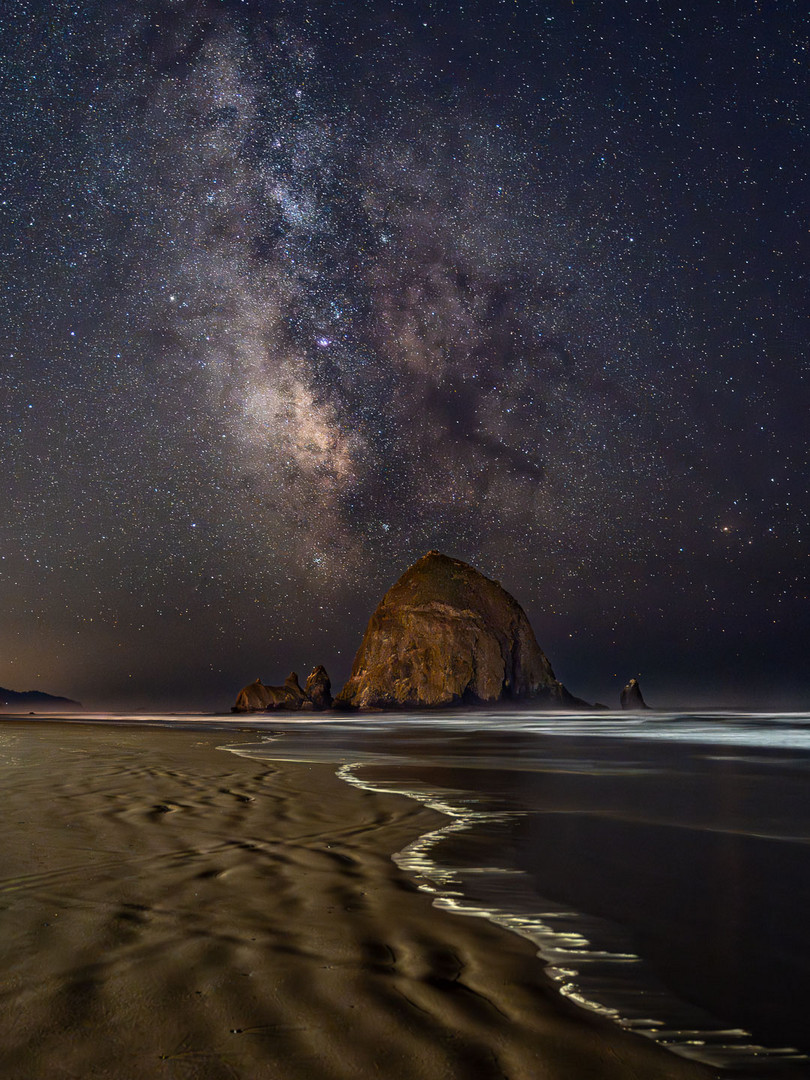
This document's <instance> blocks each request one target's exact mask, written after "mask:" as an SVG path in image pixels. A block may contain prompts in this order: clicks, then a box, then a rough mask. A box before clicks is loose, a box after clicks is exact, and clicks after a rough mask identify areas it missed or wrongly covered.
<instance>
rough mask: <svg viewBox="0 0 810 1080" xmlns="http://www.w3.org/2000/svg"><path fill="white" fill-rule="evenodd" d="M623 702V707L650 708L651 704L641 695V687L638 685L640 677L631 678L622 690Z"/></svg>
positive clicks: (631, 708)
mask: <svg viewBox="0 0 810 1080" xmlns="http://www.w3.org/2000/svg"><path fill="white" fill-rule="evenodd" d="M621 702H622V708H623V709H630V710H639V709H648V708H649V705H648V704H647V703H646V701H645V700H644V698H643V697H642V696H641V687H640V686H639V685H638V679H631V680H630V682H629V683H628V684H627V686H625V688H624V689H623V690H622V694H621Z"/></svg>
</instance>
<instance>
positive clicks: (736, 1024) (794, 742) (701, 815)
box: [232, 711, 810, 1076]
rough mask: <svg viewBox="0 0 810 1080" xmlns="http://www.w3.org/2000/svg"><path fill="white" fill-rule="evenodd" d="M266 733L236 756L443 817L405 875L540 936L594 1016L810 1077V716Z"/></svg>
mask: <svg viewBox="0 0 810 1080" xmlns="http://www.w3.org/2000/svg"><path fill="white" fill-rule="evenodd" d="M257 726H261V727H263V728H265V729H266V730H265V732H264V733H263V734H262V735H261V737H260V741H258V742H257V743H255V744H251V745H245V744H241V745H239V746H238V747H233V748H232V749H233V750H235V751H236V752H238V753H242V754H248V755H250V756H254V755H255V756H260V757H266V758H269V759H274V760H295V761H313V762H315V761H318V762H331V763H333V764H334V766H335V769H336V771H337V772H338V775H340V776H341V777H342V778H343V779H344V780H346V781H347V782H348V783H351V784H354V785H357V786H359V787H361V788H370V789H373V790H380V791H389V792H400V793H402V794H404V795H407V796H408V797H410V798H414V799H417V800H419V801H420V802H422V803H424V804H426V805H428V806H431V807H433V808H435V809H437V810H439V811H441V812H442V813H443V814H444V815H445V816H446V818H447V824H446V825H444V826H443V827H441V828H438V829H436V830H434V831H432V832H430V833H429V834H426V835H425V836H422V837H419V838H418V839H417V840H415V841H414V842H413V843H412V844H411V845H410V846H409V847H408V848H406V849H405V850H404V851H402V852H398V853H397V854H396V855H395V856H394V857H395V860H396V861H397V863H398V864H399V865H400V866H401V867H402V868H403V869H404V870H405V871H406V872H408V873H409V874H411V875H412V876H413V877H414V878H415V880H416V881H417V882H418V884H419V886H420V887H421V888H422V889H424V890H426V891H428V892H429V893H430V894H431V895H432V896H433V899H434V903H435V904H436V906H438V907H440V908H443V909H445V910H447V911H448V912H451V913H455V914H458V915H464V916H467V917H483V918H487V919H490V920H492V921H493V922H495V923H497V924H499V925H501V926H503V927H505V928H507V929H509V930H511V931H513V932H516V933H519V934H521V935H523V936H524V937H526V938H529V939H530V940H531V941H533V942H534V943H535V945H536V946H537V949H538V954H539V956H540V957H541V958H542V959H543V961H544V963H545V964H546V970H547V973H548V975H549V976H550V978H551V979H552V980H553V981H554V982H555V983H556V985H557V987H558V988H559V991H560V993H562V994H564V995H566V996H567V997H569V998H570V999H572V1000H574V1001H576V1002H578V1003H579V1004H580V1005H581V1006H582V1007H584V1008H588V1009H594V1010H598V1011H600V1012H602V1013H606V1014H607V1015H609V1016H611V1017H612V1018H613V1019H614V1020H615V1021H616V1023H618V1024H621V1025H622V1026H625V1027H627V1028H630V1029H633V1030H636V1031H638V1032H639V1033H640V1034H643V1035H646V1036H647V1037H649V1038H652V1039H654V1040H656V1041H658V1042H660V1043H662V1044H665V1045H667V1046H669V1047H670V1048H671V1049H672V1050H674V1051H675V1052H677V1053H680V1054H683V1055H685V1056H690V1057H694V1058H696V1059H698V1060H701V1061H705V1062H708V1063H711V1064H714V1065H719V1066H734V1067H738V1068H739V1067H742V1068H745V1067H749V1066H750V1067H752V1068H756V1069H758V1070H759V1074H762V1075H765V1073H764V1072H763V1069H765V1070H766V1071H767V1074H768V1075H770V1073H771V1071H774V1072H778V1071H779V1065H780V1063H781V1062H784V1063H788V1062H789V1063H790V1064H791V1065H793V1066H794V1067H795V1065H796V1063H797V1062H802V1061H804V1062H806V1063H807V1064H808V1076H810V1024H808V1020H807V1015H808V1009H810V910H809V909H810V904H808V901H810V715H808V714H793V715H785V714H746V713H726V714H719V713H715V714H689V713H682V714H679V713H650V714H640V715H637V716H634V717H633V718H628V715H627V714H608V713H602V714H599V718H598V719H597V718H594V716H593V714H589V715H587V716H584V715H576V714H570V715H560V714H554V715H549V714H547V713H545V714H527V713H516V712H506V711H504V712H499V711H491V712H475V713H470V712H459V713H452V712H447V713H437V714H431V715H429V716H426V715H425V714H424V713H415V714H410V715H407V714H396V715H394V714H385V715H380V716H361V717H356V716H355V717H351V718H347V719H345V720H332V719H329V720H323V719H322V720H317V721H309V722H307V721H300V720H295V721H287V722H283V721H282V722H279V721H278V720H276V719H273V720H272V721H262V722H260V725H257ZM267 729H269V730H267Z"/></svg>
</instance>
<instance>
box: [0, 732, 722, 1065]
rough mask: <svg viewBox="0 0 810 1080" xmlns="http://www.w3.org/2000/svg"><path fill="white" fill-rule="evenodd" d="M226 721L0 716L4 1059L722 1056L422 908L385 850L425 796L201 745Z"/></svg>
mask: <svg viewBox="0 0 810 1080" xmlns="http://www.w3.org/2000/svg"><path fill="white" fill-rule="evenodd" d="M240 738H244V740H245V741H249V740H250V738H251V736H250V735H248V734H244V735H240V733H239V732H238V730H234V731H233V732H228V734H227V735H226V736H223V734H222V732H201V731H177V730H161V729H156V728H143V729H137V728H133V727H128V728H123V727H118V728H113V727H105V726H101V725H84V724H78V725H69V724H54V723H41V722H20V721H4V723H3V725H2V727H0V783H1V784H2V790H3V815H2V821H0V830H2V845H1V846H0V850H2V859H3V861H2V880H1V881H0V970H1V971H2V975H1V976H0V980H1V981H0V993H1V994H2V997H1V998H0V1004H1V1005H2V1007H0V1075H2V1076H3V1077H4V1078H6V1080H43V1078H48V1080H68V1078H71V1080H74V1078H78V1077H82V1078H110V1080H144V1078H151V1077H166V1078H177V1080H181V1078H182V1080H192V1078H205V1080H219V1078H223V1080H225V1078H227V1080H233V1078H245V1080H249V1078H252V1080H255V1078H260V1077H267V1078H271V1077H272V1078H274V1080H316V1078H317V1080H349V1078H357V1077H385V1078H391V1080H394V1078H397V1080H399V1078H402V1080H405V1078H406V1077H407V1078H408V1080H451V1078H452V1080H473V1078H474V1080H503V1078H504V1077H508V1078H509V1080H585V1078H593V1080H597V1078H598V1080H610V1078H616V1080H627V1078H635V1080H642V1078H660V1080H664V1078H671V1080H680V1078H682V1080H708V1078H709V1077H716V1076H718V1075H719V1073H718V1072H717V1070H713V1069H710V1068H706V1067H705V1066H701V1065H697V1064H694V1063H692V1062H689V1061H687V1060H685V1059H682V1058H679V1057H676V1056H675V1055H673V1054H671V1053H669V1052H667V1051H665V1050H663V1049H661V1048H660V1047H658V1046H656V1045H654V1044H652V1043H650V1042H648V1041H647V1040H645V1039H643V1038H640V1037H638V1036H634V1035H630V1034H627V1033H625V1032H623V1031H621V1030H619V1029H618V1028H616V1027H614V1026H613V1025H612V1024H610V1023H609V1022H607V1021H604V1020H602V1019H601V1018H599V1017H597V1016H593V1015H589V1014H587V1013H585V1012H584V1011H582V1010H580V1009H578V1008H576V1007H575V1006H573V1005H571V1004H570V1003H567V1002H565V1001H564V1000H563V999H561V998H560V997H559V996H558V995H557V994H556V993H555V992H554V990H553V989H552V988H551V987H550V986H549V985H548V984H547V982H546V980H545V978H544V975H543V970H542V966H541V964H540V963H539V961H538V960H537V959H536V957H535V951H534V948H533V947H532V946H531V945H530V943H528V942H527V941H524V940H522V939H521V938H519V937H517V936H516V935H513V934H509V933H507V932H505V931H503V930H500V929H498V928H496V927H494V926H492V925H491V924H489V923H488V922H486V921H485V920H483V919H477V918H461V917H454V916H451V915H449V914H447V913H445V912H441V911H438V910H436V909H435V908H434V907H432V905H431V901H430V897H429V896H428V895H426V894H424V893H421V892H419V891H418V890H417V889H416V888H415V886H414V885H413V884H412V883H411V882H410V881H409V880H408V879H407V878H406V877H405V876H404V875H403V874H402V873H401V872H400V871H399V870H398V869H397V868H396V866H395V865H394V864H393V862H392V861H391V858H390V855H391V853H393V852H395V851H398V850H400V849H402V848H403V847H404V846H405V845H406V844H408V843H409V842H410V841H412V840H413V839H415V837H417V836H418V835H419V834H420V833H423V832H425V831H426V830H427V829H429V828H431V827H434V826H435V824H436V823H437V820H438V815H436V814H435V813H434V812H432V811H429V810H426V809H424V808H421V807H419V806H418V805H417V804H415V803H413V802H412V801H410V800H407V799H405V798H403V797H399V796H393V795H384V794H375V793H371V792H362V791H359V790H357V789H354V788H352V787H350V786H348V785H347V784H344V783H342V782H341V781H340V780H338V779H337V778H336V777H335V776H334V774H333V770H332V769H331V768H330V767H329V766H325V765H323V766H321V765H295V764H286V763H285V764H278V765H277V764H271V763H268V762H263V761H257V760H249V759H245V758H241V757H238V756H236V755H234V754H229V753H227V752H225V751H223V750H219V749H217V747H218V746H220V745H222V744H224V743H229V744H234V743H236V742H238V741H239V739H240ZM254 738H255V737H254ZM724 1075H728V1074H724Z"/></svg>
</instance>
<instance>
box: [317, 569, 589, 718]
mask: <svg viewBox="0 0 810 1080" xmlns="http://www.w3.org/2000/svg"><path fill="white" fill-rule="evenodd" d="M504 700H513V701H531V702H532V703H533V704H534V705H545V706H547V707H549V708H554V707H558V708H559V707H561V706H568V705H580V704H584V703H582V702H579V701H578V700H577V699H576V698H574V697H572V696H571V694H569V693H568V691H567V690H566V689H565V687H564V686H563V685H562V683H560V682H558V680H557V679H556V678H555V675H554V672H553V671H552V668H551V664H550V663H549V661H548V659H547V658H546V656H545V655H544V653H543V651H542V650H541V648H540V646H539V645H538V644H537V641H536V640H535V636H534V634H533V632H532V628H531V626H530V625H529V620H528V619H527V618H526V615H525V613H524V611H523V609H522V608H521V606H520V605H519V604H518V602H517V601H516V600H515V599H513V597H511V596H510V595H509V593H508V592H506V590H505V589H503V588H501V586H500V585H499V584H498V583H497V582H496V581H491V580H490V579H489V578H486V577H484V575H483V574H481V573H479V572H478V571H477V570H474V569H473V567H472V566H468V565H467V563H464V562H461V561H460V560H459V559H451V558H448V556H446V555H442V554H440V553H439V552H438V551H429V552H428V553H427V555H425V556H423V558H421V559H419V561H418V562H416V563H414V565H413V566H412V567H411V568H410V569H409V570H406V571H405V573H404V574H403V575H402V577H401V578H400V579H399V581H398V582H397V583H396V584H395V585H394V586H393V587H392V588H391V589H389V590H388V592H387V593H386V594H385V596H384V597H383V598H382V601H381V602H380V604H379V606H378V608H377V610H376V611H375V612H374V614H373V615H372V616H371V620H370V621H369V624H368V627H367V629H366V632H365V635H364V637H363V640H362V642H361V644H360V648H359V650H358V652H357V656H356V657H355V659H354V665H353V667H352V672H351V675H350V677H349V681H348V682H347V683H346V685H345V686H344V687H343V689H342V690H341V691H340V693H339V694H338V696H337V698H336V699H335V708H344V709H351V708H360V709H364V708H383V709H384V708H404V707H411V708H414V707H415V708H430V707H435V706H441V705H454V704H482V703H486V702H496V701H504Z"/></svg>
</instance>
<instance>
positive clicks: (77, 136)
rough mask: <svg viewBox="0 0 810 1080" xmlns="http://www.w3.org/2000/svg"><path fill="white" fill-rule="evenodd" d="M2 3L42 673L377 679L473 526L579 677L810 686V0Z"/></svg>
mask: <svg viewBox="0 0 810 1080" xmlns="http://www.w3.org/2000/svg"><path fill="white" fill-rule="evenodd" d="M0 34H1V35H2V36H1V38H0V41H1V43H2V44H1V46H0V47H1V48H2V56H1V57H0V80H1V81H0V140H2V149H1V150H0V182H1V184H2V187H1V188H0V250H2V291H0V305H1V307H0V310H2V327H3V334H2V341H0V350H2V352H0V404H1V405H2V461H3V466H4V469H3V471H4V477H5V481H4V485H3V494H2V501H3V507H2V515H0V540H1V542H2V551H0V555H2V560H1V561H0V595H2V598H3V604H2V620H0V685H2V686H8V687H12V688H15V689H31V688H36V689H43V690H50V691H51V692H54V693H62V694H68V695H70V696H72V697H76V698H80V699H81V700H83V701H84V702H85V703H86V704H116V703H119V704H121V705H127V706H129V705H133V706H135V705H143V706H146V705H157V704H161V703H165V704H169V703H171V704H173V705H182V704H184V703H185V704H187V705H188V706H189V707H193V706H211V707H214V706H217V705H227V704H229V703H230V700H231V699H232V697H233V696H234V694H235V692H236V690H237V689H238V688H239V687H240V686H241V685H242V684H243V683H245V682H247V681H250V680H251V679H253V678H255V677H256V675H261V676H262V678H263V679H265V681H269V682H272V681H281V680H283V678H284V676H285V675H286V674H287V672H288V671H289V670H290V668H291V667H295V668H296V669H297V670H298V672H299V674H300V675H302V676H305V675H306V674H307V672H308V671H309V669H310V668H311V667H312V666H314V665H315V664H316V663H321V662H322V663H324V664H326V666H327V668H328V669H329V670H330V673H331V674H332V676H333V682H335V683H340V682H341V681H342V679H343V678H345V676H346V675H347V674H348V667H349V664H350V662H351V658H352V655H353V653H354V650H355V648H356V647H357V644H358V643H359V640H360V636H361V634H362V631H363V628H364V626H365V622H366V619H367V618H368V615H369V614H370V612H371V610H372V609H373V607H374V605H375V604H376V602H377V600H378V599H379V598H380V596H381V595H382V593H383V592H384V591H385V589H386V588H387V587H388V586H389V585H390V584H391V583H392V582H393V581H394V580H395V579H396V577H398V576H399V574H400V573H401V572H402V571H403V570H404V569H405V568H406V567H407V566H408V565H409V564H410V563H411V562H413V561H414V560H415V559H416V558H418V557H419V556H420V555H422V554H424V552H425V551H427V550H428V549H431V548H438V549H440V550H442V551H444V552H446V553H447V554H449V555H453V556H455V557H457V558H462V559H464V560H466V561H468V562H471V563H473V564H474V565H475V566H476V567H477V568H478V569H480V570H481V571H483V572H484V573H485V574H487V575H488V576H490V577H495V578H497V579H498V580H500V581H501V582H502V584H503V585H504V586H505V587H506V588H507V589H508V590H509V591H510V592H512V593H513V594H514V595H515V596H516V597H517V599H518V600H519V601H520V602H521V604H522V605H523V606H524V608H525V609H526V611H527V613H528V615H529V617H530V619H531V622H532V625H533V626H534V628H535V632H536V634H537V637H538V640H539V641H540V644H541V645H542V646H543V648H544V649H545V651H546V652H547V653H548V655H549V656H550V658H551V660H552V663H553V664H554V666H555V670H556V672H557V675H558V676H559V677H560V678H562V679H563V680H564V681H565V683H566V685H568V686H569V687H570V688H571V689H572V690H573V691H574V692H575V693H579V694H582V695H584V696H591V697H596V698H599V699H600V700H603V701H609V702H610V703H615V702H616V700H617V694H618V689H619V688H620V687H621V686H622V685H623V684H624V682H626V680H627V678H629V677H630V676H631V675H639V674H640V676H641V680H642V685H643V686H644V688H645V694H646V696H647V698H648V699H650V700H651V701H652V703H653V704H665V703H668V702H683V703H686V702H689V703H696V702H716V703H718V704H719V703H729V704H731V703H738V704H743V705H745V704H749V705H755V704H767V703H768V702H771V701H773V702H774V703H782V704H784V703H786V702H793V703H795V704H801V703H802V702H804V703H807V702H808V701H810V676H809V675H808V668H807V659H806V649H805V642H806V640H807V632H808V629H810V627H809V626H808V623H809V622H810V620H809V619H808V592H807V588H808V586H807V524H808V509H810V498H809V497H808V491H807V477H808V461H807V416H808V393H807V382H806V377H807V340H808V333H807V330H808V328H807V318H806V306H807V303H806V299H807V298H806V271H807V232H808V222H807V206H808V200H807V194H808V185H807V161H808V154H807V151H808V139H807V136H808V126H807V100H808V99H807V83H806V72H807V63H808V59H810V57H809V56H808V50H807V47H806V45H807V42H806V37H805V36H804V35H805V34H806V24H805V12H804V10H803V5H800V4H793V3H784V4H779V5H775V4H768V5H765V4H761V3H757V2H753V0H740V2H739V3H734V4H721V5H713V4H710V5H704V4H698V3H697V2H694V0H690V2H686V3H682V4H676V3H674V2H668V0H664V2H662V3H648V2H643V0H609V2H608V0H603V2H592V3H584V2H583V3H580V2H577V3H574V4H572V3H570V2H567V0H566V2H563V0H547V2H539V3H535V2H529V0H510V2H508V3H507V2H505V0H501V2H499V0H490V2H489V3H442V2H435V3H429V2H426V0H414V2H407V3H396V2H392V0H388V2H385V3H383V2H378V3H374V2H370V3H363V2H360V0H357V2H354V0H352V2H349V3H346V4H337V3H305V2H303V0H300V2H299V0H287V2H277V3H271V2H269V0H267V2H263V0H162V2H160V0H138V2H136V0H103V2H102V0H86V2H81V3H80V2H67V0H52V2H47V3H46V2H41V3H35V2H33V0H15V2H14V3H11V4H7V5H4V6H3V10H2V12H0Z"/></svg>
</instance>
